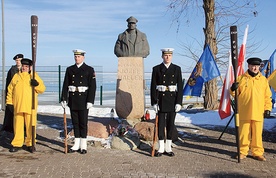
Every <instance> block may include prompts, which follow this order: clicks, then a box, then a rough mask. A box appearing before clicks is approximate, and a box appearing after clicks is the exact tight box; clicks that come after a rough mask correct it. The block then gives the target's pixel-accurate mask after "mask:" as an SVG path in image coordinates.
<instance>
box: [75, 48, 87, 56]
mask: <svg viewBox="0 0 276 178" xmlns="http://www.w3.org/2000/svg"><path fill="white" fill-rule="evenodd" d="M73 53H74V55H82V56H84V54H85V53H86V52H85V51H84V50H81V49H74V50H73Z"/></svg>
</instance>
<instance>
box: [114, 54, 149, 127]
mask: <svg viewBox="0 0 276 178" xmlns="http://www.w3.org/2000/svg"><path fill="white" fill-rule="evenodd" d="M144 88H145V87H144V59H143V58H142V57H119V58H118V73H117V87H116V101H115V109H116V113H117V115H118V116H119V117H120V118H124V119H127V120H129V121H132V122H134V123H137V122H140V120H141V118H142V117H143V115H144V109H145V92H144Z"/></svg>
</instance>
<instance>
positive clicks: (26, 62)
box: [21, 58, 33, 66]
mask: <svg viewBox="0 0 276 178" xmlns="http://www.w3.org/2000/svg"><path fill="white" fill-rule="evenodd" d="M21 64H22V65H28V66H32V65H33V61H32V60H31V59H28V58H23V59H22V60H21Z"/></svg>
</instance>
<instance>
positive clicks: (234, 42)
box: [230, 26, 240, 163]
mask: <svg viewBox="0 0 276 178" xmlns="http://www.w3.org/2000/svg"><path fill="white" fill-rule="evenodd" d="M230 40H231V56H232V65H233V70H234V82H235V83H236V82H237V55H238V32H237V26H231V27H230ZM234 112H235V128H236V144H237V152H238V162H239V163H240V142H239V111H238V93H237V89H236V90H235V110H234Z"/></svg>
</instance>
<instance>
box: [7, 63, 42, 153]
mask: <svg viewBox="0 0 276 178" xmlns="http://www.w3.org/2000/svg"><path fill="white" fill-rule="evenodd" d="M21 64H22V69H21V71H20V72H19V73H17V74H15V75H14V76H13V78H12V80H11V82H10V84H9V86H8V95H7V100H6V106H7V107H8V108H11V107H13V106H14V120H13V121H14V138H13V140H12V142H11V144H12V148H11V149H10V152H17V151H18V150H20V149H21V148H22V146H23V144H24V124H25V127H26V136H27V137H26V139H25V145H26V146H27V149H28V151H30V152H31V147H32V122H33V121H32V119H34V123H35V125H36V119H37V115H36V113H37V105H38V100H37V95H38V94H41V93H43V92H44V91H45V89H46V87H45V85H44V82H43V81H42V79H41V78H40V77H39V75H38V74H37V73H35V74H33V73H32V72H31V66H32V61H31V60H30V59H28V58H23V59H22V60H21ZM33 75H35V79H33ZM33 87H34V90H35V112H34V113H35V115H33V116H32V115H31V114H32V91H33V90H32V88H33ZM35 135H36V133H35Z"/></svg>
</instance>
